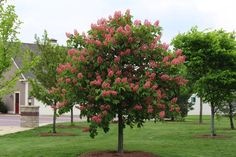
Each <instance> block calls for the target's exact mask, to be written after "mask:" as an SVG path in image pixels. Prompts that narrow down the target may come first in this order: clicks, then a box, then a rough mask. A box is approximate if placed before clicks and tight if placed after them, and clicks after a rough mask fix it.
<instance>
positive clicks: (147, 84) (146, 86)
mask: <svg viewBox="0 0 236 157" xmlns="http://www.w3.org/2000/svg"><path fill="white" fill-rule="evenodd" d="M150 87H151V81H149V80H148V81H146V83H145V84H144V85H143V88H144V89H147V88H150Z"/></svg>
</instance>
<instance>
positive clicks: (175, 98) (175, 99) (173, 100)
mask: <svg viewBox="0 0 236 157" xmlns="http://www.w3.org/2000/svg"><path fill="white" fill-rule="evenodd" d="M177 100H178V98H177V97H174V98H172V99H171V101H170V102H171V103H172V104H175V103H176V102H177Z"/></svg>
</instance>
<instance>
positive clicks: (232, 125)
mask: <svg viewBox="0 0 236 157" xmlns="http://www.w3.org/2000/svg"><path fill="white" fill-rule="evenodd" d="M233 116H234V115H233V105H232V103H229V119H230V128H231V129H232V130H233V129H234V121H233V118H234V117H233Z"/></svg>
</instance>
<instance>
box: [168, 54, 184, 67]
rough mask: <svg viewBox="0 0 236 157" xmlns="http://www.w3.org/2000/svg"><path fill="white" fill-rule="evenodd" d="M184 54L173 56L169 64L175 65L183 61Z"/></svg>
mask: <svg viewBox="0 0 236 157" xmlns="http://www.w3.org/2000/svg"><path fill="white" fill-rule="evenodd" d="M185 58H186V57H185V56H178V57H177V58H174V59H173V60H172V61H171V64H173V65H177V64H181V63H184V62H185Z"/></svg>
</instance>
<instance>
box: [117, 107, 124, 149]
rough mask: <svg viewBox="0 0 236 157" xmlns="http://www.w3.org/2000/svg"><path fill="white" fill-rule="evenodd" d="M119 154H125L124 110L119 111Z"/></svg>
mask: <svg viewBox="0 0 236 157" xmlns="http://www.w3.org/2000/svg"><path fill="white" fill-rule="evenodd" d="M117 152H118V153H123V152H124V149H123V115H122V110H121V109H120V108H119V109H118V150H117Z"/></svg>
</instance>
